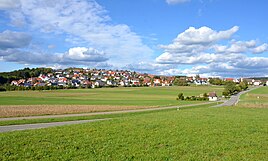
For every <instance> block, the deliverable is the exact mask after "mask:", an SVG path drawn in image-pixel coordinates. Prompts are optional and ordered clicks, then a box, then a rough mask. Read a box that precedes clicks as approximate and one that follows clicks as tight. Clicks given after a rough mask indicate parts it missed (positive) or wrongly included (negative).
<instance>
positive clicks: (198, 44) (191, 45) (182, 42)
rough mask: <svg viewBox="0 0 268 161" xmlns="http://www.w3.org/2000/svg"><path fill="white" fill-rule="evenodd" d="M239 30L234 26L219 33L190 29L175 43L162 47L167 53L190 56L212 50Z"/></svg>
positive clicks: (177, 38)
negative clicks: (215, 45) (214, 45)
mask: <svg viewBox="0 0 268 161" xmlns="http://www.w3.org/2000/svg"><path fill="white" fill-rule="evenodd" d="M238 29H239V27H238V26H234V27H232V28H231V29H229V30H226V31H219V32H217V31H214V30H212V29H211V28H209V27H200V28H198V29H196V28H194V27H190V28H189V29H187V30H185V31H184V32H182V33H181V34H179V35H178V36H177V37H176V38H175V39H174V40H173V43H171V44H169V45H160V47H161V48H163V49H164V50H165V51H166V52H170V53H173V54H175V53H176V54H182V55H185V54H186V55H187V56H189V55H192V54H196V53H200V52H202V51H204V50H206V49H208V48H210V47H211V46H212V45H213V44H215V43H217V42H218V41H221V40H226V39H229V38H231V36H232V35H233V34H234V33H235V32H237V31H238Z"/></svg>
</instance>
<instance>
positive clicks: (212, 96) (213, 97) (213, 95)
mask: <svg viewBox="0 0 268 161" xmlns="http://www.w3.org/2000/svg"><path fill="white" fill-rule="evenodd" d="M208 99H209V101H218V96H217V94H216V92H210V93H209V95H208Z"/></svg>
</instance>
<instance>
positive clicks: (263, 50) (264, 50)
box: [252, 43, 268, 54]
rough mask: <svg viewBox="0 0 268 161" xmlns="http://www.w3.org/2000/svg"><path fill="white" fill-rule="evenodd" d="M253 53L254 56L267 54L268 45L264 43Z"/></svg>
mask: <svg viewBox="0 0 268 161" xmlns="http://www.w3.org/2000/svg"><path fill="white" fill-rule="evenodd" d="M252 51H253V53H254V54H259V53H263V52H267V51H268V44H266V43H264V44H262V45H260V46H257V47H256V48H254V49H253V50H252Z"/></svg>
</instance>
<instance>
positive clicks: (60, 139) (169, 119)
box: [0, 105, 268, 160]
mask: <svg viewBox="0 0 268 161" xmlns="http://www.w3.org/2000/svg"><path fill="white" fill-rule="evenodd" d="M267 115H268V109H267V108H259V109H253V108H238V107H229V108H228V107H226V108H209V107H208V105H206V106H204V105H203V106H202V107H200V108H190V109H187V108H185V109H182V110H167V111H157V112H153V113H140V114H136V115H129V116H128V117H120V118H117V119H113V120H109V121H102V122H94V123H85V124H80V125H70V126H63V127H54V128H48V129H39V130H28V131H17V132H9V133H1V134H0V160H39V159H42V160H268V139H267V136H268V128H267V127H268V117H267Z"/></svg>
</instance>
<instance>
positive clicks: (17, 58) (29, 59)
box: [0, 47, 111, 67]
mask: <svg viewBox="0 0 268 161" xmlns="http://www.w3.org/2000/svg"><path fill="white" fill-rule="evenodd" d="M0 57H2V59H3V60H4V61H9V62H17V63H20V64H36V65H40V64H42V65H50V66H51V65H52V66H53V65H56V66H58V65H65V66H66V65H74V66H81V65H90V66H95V67H97V66H99V67H103V66H106V67H108V66H111V65H108V64H107V63H106V61H107V60H108V57H107V56H106V54H105V53H104V52H102V51H98V50H96V49H93V48H85V47H74V48H70V49H69V50H68V51H67V52H65V53H54V54H48V53H43V52H33V51H31V52H30V51H24V50H21V49H5V50H0Z"/></svg>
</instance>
